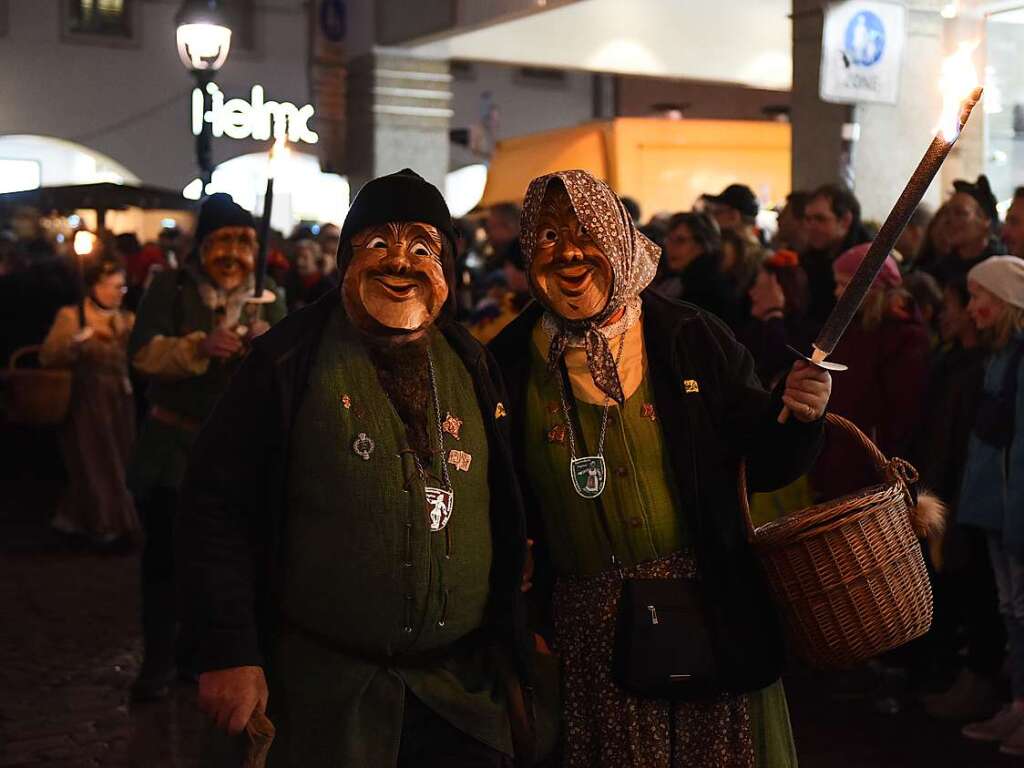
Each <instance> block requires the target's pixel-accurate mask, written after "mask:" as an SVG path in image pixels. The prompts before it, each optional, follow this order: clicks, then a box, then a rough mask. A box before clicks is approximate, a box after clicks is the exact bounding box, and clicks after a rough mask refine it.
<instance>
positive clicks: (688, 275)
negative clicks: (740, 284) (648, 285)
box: [655, 254, 739, 328]
mask: <svg viewBox="0 0 1024 768" xmlns="http://www.w3.org/2000/svg"><path fill="white" fill-rule="evenodd" d="M662 263H664V259H663V260H662ZM655 287H656V288H657V289H658V291H659V292H661V293H662V294H664V295H665V296H667V297H669V298H670V299H678V300H679V301H686V302H689V303H690V304H695V305H696V306H698V307H700V308H701V309H703V310H706V311H708V312H710V313H711V314H713V315H715V316H716V317H718V318H719V319H720V320H722V321H724V322H725V324H726V325H728V326H729V327H730V328H734V327H735V326H736V323H737V321H738V320H739V302H738V301H737V299H736V290H735V289H734V288H733V285H732V283H731V282H729V278H728V277H726V276H725V275H724V274H722V271H721V270H720V269H719V268H718V262H717V260H716V259H715V257H714V256H711V255H710V254H705V255H703V256H700V257H698V258H697V259H695V260H694V261H692V262H691V263H690V264H688V265H687V266H686V268H685V269H684V270H682V271H681V272H668V271H666V272H665V273H664V274H662V275H659V276H658V278H656V280H655Z"/></svg>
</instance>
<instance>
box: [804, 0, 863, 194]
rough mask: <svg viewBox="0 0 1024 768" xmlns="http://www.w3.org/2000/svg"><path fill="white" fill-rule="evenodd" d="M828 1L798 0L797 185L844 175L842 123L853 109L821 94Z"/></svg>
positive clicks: (811, 185)
mask: <svg viewBox="0 0 1024 768" xmlns="http://www.w3.org/2000/svg"><path fill="white" fill-rule="evenodd" d="M823 5H824V3H823V2H822V0H793V92H792V101H791V103H790V113H789V115H790V122H791V123H792V129H793V139H792V141H793V160H792V168H793V189H805V190H810V189H814V188H815V187H817V186H820V185H822V184H833V183H838V182H840V181H842V180H843V176H844V165H845V163H844V162H843V151H844V143H843V125H844V124H845V123H848V122H850V119H851V114H852V111H853V110H852V108H851V107H850V106H848V105H846V104H830V103H828V102H826V101H822V100H821V99H820V98H819V97H818V93H819V89H818V80H819V76H820V72H821V33H822V28H823V26H824V22H825V15H824V12H823Z"/></svg>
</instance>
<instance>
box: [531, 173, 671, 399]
mask: <svg viewBox="0 0 1024 768" xmlns="http://www.w3.org/2000/svg"><path fill="white" fill-rule="evenodd" d="M553 179H558V180H559V181H561V182H562V184H563V185H564V186H565V190H566V192H568V194H569V200H570V202H571V203H572V207H573V210H574V211H575V212H576V216H577V217H579V220H580V222H581V223H582V224H583V226H584V227H586V228H587V232H588V233H589V234H590V236H591V237H592V238H593V239H594V242H595V243H597V246H598V247H599V248H600V249H601V251H602V252H603V253H604V255H605V257H606V258H607V259H608V261H609V262H610V263H611V265H612V273H613V278H612V292H611V297H610V298H609V299H608V304H607V305H606V306H605V308H604V309H603V310H602V311H601V312H600V313H599V314H598V315H597V316H596V317H592V318H589V319H587V320H578V321H573V320H566V319H565V318H562V317H559V316H558V315H555V314H554V313H553V312H550V311H548V312H547V313H545V317H544V323H545V327H546V328H548V329H549V331H550V332H551V350H550V353H549V354H548V368H549V370H551V371H554V370H556V369H557V367H558V365H559V363H560V361H561V359H562V356H563V355H564V354H565V350H566V348H567V347H570V346H573V347H583V348H584V349H586V352H587V366H588V367H589V368H590V374H591V376H592V377H593V379H594V383H595V384H596V385H597V386H598V388H600V390H601V391H602V392H604V393H605V394H606V395H608V397H610V398H611V399H613V400H615V401H616V402H617V403H619V404H620V405H621V404H622V403H623V401H624V400H625V396H624V394H623V392H622V384H621V383H620V382H619V375H618V371H617V370H616V365H615V358H614V357H613V356H612V352H611V349H610V348H609V345H608V339H609V338H614V337H616V336H618V335H620V334H622V333H625V332H626V331H627V330H628V329H629V327H630V326H631V325H632V324H633V323H635V322H636V320H637V319H638V318H639V317H640V292H641V291H642V290H643V289H644V288H646V287H647V285H648V284H649V283H650V282H651V280H653V279H654V274H655V272H656V271H657V269H658V259H659V258H661V249H659V248H658V246H657V245H655V244H654V243H653V242H651V241H650V240H648V239H647V238H646V237H645V236H644V235H643V234H641V233H640V232H639V231H638V230H637V228H636V225H635V224H634V223H633V219H632V217H631V216H630V215H629V213H628V212H627V211H626V208H625V207H624V206H623V205H622V202H621V201H620V200H619V197H618V195H616V194H615V192H613V191H612V188H611V187H609V186H608V185H607V184H605V183H604V182H603V181H600V180H599V179H595V178H594V177H593V176H591V175H590V174H589V173H587V172H586V171H580V170H573V171H558V172H557V173H550V174H548V175H546V176H539V177H538V178H536V179H534V180H533V181H531V182H530V186H529V188H528V189H527V190H526V200H525V202H524V204H523V215H522V222H521V223H522V227H521V230H520V235H519V239H520V243H521V244H522V248H523V258H524V259H525V261H526V269H527V271H529V268H530V262H532V261H533V256H534V252H535V251H536V248H537V233H536V229H537V222H538V219H539V217H540V207H541V202H542V201H543V200H544V193H545V192H546V191H547V188H548V184H549V183H550V182H551V181H552V180H553ZM621 309H625V310H626V313H625V315H624V317H623V321H620V322H616V323H615V324H614V325H612V326H609V327H607V328H605V327H603V326H604V324H605V323H606V322H607V321H608V319H609V318H610V317H613V316H614V315H615V314H616V313H618V312H619V310H621Z"/></svg>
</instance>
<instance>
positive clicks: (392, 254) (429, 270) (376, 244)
mask: <svg viewBox="0 0 1024 768" xmlns="http://www.w3.org/2000/svg"><path fill="white" fill-rule="evenodd" d="M351 245H352V261H351V262H350V264H349V266H348V269H347V270H346V271H345V279H344V281H343V282H342V299H343V301H344V303H345V310H346V312H348V316H349V318H350V319H351V320H352V322H353V323H354V324H355V325H356V326H357V327H358V328H359V329H360V330H362V331H364V332H366V333H371V334H376V335H401V334H413V333H416V332H417V331H421V330H423V329H425V328H426V327H428V326H429V325H430V324H431V323H433V322H434V320H435V319H437V316H438V315H439V314H440V312H441V308H442V307H443V306H444V303H445V301H446V300H447V299H448V283H447V281H446V280H445V276H444V269H443V267H442V261H441V259H442V244H441V233H440V232H438V230H437V228H436V227H434V226H432V225H430V224H424V223H422V222H405V221H403V222H391V223H388V224H382V225H380V226H375V227H368V228H366V229H364V230H362V231H361V232H359V233H357V234H356V235H355V236H354V237H353V238H352V242H351Z"/></svg>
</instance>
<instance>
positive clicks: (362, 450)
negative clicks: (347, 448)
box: [352, 432, 377, 461]
mask: <svg viewBox="0 0 1024 768" xmlns="http://www.w3.org/2000/svg"><path fill="white" fill-rule="evenodd" d="M376 447H377V446H376V443H374V442H373V440H372V439H371V438H370V437H368V436H367V434H366V433H365V432H360V433H359V437H357V438H356V439H355V442H354V443H352V450H353V451H355V454H356V456H358V457H359V458H361V459H362V460H363V461H369V460H370V454H371V453H373V449H374V448H376Z"/></svg>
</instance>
